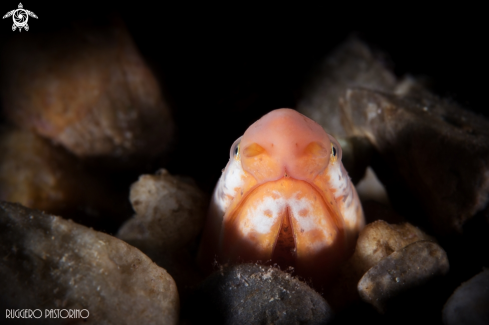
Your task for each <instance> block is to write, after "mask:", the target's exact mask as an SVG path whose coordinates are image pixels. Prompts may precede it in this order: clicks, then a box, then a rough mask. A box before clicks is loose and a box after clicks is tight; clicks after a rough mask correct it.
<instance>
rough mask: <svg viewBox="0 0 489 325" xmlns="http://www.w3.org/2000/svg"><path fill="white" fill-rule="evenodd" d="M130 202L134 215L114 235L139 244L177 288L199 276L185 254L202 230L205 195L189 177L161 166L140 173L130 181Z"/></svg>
mask: <svg viewBox="0 0 489 325" xmlns="http://www.w3.org/2000/svg"><path fill="white" fill-rule="evenodd" d="M130 201H131V204H132V206H133V208H134V210H135V211H136V215H135V216H134V217H133V218H132V219H130V220H128V221H127V222H126V223H125V224H124V225H123V226H122V227H121V228H120V230H119V233H118V235H117V237H119V238H120V239H122V240H124V241H126V242H128V243H129V244H131V245H133V246H135V247H137V248H139V249H140V250H142V251H143V252H144V253H145V254H146V255H148V256H149V257H150V258H151V259H152V260H153V261H155V262H156V263H157V264H158V265H160V266H161V267H164V268H165V269H166V270H167V271H168V272H169V273H170V274H171V275H172V276H173V278H174V279H175V281H176V282H177V284H178V287H179V290H182V289H184V287H185V286H186V285H195V284H197V282H198V281H199V280H200V279H201V277H200V275H199V273H198V271H197V269H196V267H195V265H194V263H193V258H192V257H191V255H190V254H189V250H191V249H193V248H194V245H195V244H196V239H197V236H198V235H199V233H200V232H201V231H202V227H203V224H204V219H205V213H206V210H207V205H208V198H207V196H206V195H205V194H204V193H203V192H202V191H201V190H200V189H199V188H197V186H196V185H195V184H194V182H193V181H192V180H190V179H184V178H181V177H178V176H172V175H170V174H169V173H168V171H167V170H165V169H162V170H160V171H159V172H158V173H157V174H156V175H142V176H140V177H139V180H138V181H137V182H136V183H134V184H132V186H131V193H130Z"/></svg>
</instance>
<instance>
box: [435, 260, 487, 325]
mask: <svg viewBox="0 0 489 325" xmlns="http://www.w3.org/2000/svg"><path fill="white" fill-rule="evenodd" d="M443 323H444V324H445V325H452V324H453V325H455V324H467V325H479V324H480V325H483V324H489V269H486V270H484V271H483V272H481V273H479V274H477V275H476V276H474V277H473V278H472V279H470V280H469V281H467V282H465V283H462V285H461V286H460V287H458V288H457V290H455V292H454V293H453V294H452V296H451V297H450V299H449V300H448V301H447V303H446V304H445V307H444V308H443Z"/></svg>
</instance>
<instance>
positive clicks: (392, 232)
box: [326, 220, 431, 309]
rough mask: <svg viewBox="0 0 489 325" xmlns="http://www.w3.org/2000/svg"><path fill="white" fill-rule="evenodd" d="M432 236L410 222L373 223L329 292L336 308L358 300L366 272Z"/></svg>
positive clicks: (364, 230)
mask: <svg viewBox="0 0 489 325" xmlns="http://www.w3.org/2000/svg"><path fill="white" fill-rule="evenodd" d="M425 240H431V237H430V236H428V235H426V234H425V233H424V232H422V231H421V230H420V229H418V228H417V227H415V226H413V225H412V224H410V223H407V222H405V223H401V224H389V223H387V222H385V221H383V220H377V221H375V222H372V223H369V224H367V225H366V226H365V228H364V229H363V230H362V231H361V232H360V234H359V236H358V240H357V245H356V247H355V252H354V253H353V255H352V256H351V257H350V259H349V260H348V261H347V262H346V263H345V265H343V266H342V267H341V270H340V273H339V276H338V279H337V280H336V281H334V284H333V286H332V287H331V289H330V290H329V291H328V292H326V298H327V299H328V301H329V302H330V304H331V305H332V306H333V307H334V308H335V309H342V308H344V307H346V306H347V305H349V304H351V303H352V302H354V301H356V300H358V298H359V295H358V290H357V284H358V282H359V281H360V279H361V278H362V277H363V276H364V274H365V273H366V272H367V271H368V270H369V269H370V268H372V267H374V266H375V265H377V264H378V263H379V262H381V261H382V260H383V259H384V258H386V257H388V256H389V255H391V254H392V253H394V252H396V251H400V250H402V249H403V248H404V247H406V246H408V245H410V244H412V243H415V242H418V241H425Z"/></svg>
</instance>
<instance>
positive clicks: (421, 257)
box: [358, 241, 449, 313]
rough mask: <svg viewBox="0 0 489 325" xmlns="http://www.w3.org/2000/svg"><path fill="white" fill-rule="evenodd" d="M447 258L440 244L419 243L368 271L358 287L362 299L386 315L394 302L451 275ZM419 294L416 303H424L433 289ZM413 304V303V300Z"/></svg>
mask: <svg viewBox="0 0 489 325" xmlns="http://www.w3.org/2000/svg"><path fill="white" fill-rule="evenodd" d="M448 269H449V263H448V258H447V255H446V253H445V251H444V250H443V248H441V247H440V246H439V245H438V244H436V243H434V242H431V241H417V242H415V243H413V244H410V245H408V246H406V247H404V248H403V249H401V250H398V251H396V252H394V253H392V254H390V255H389V256H388V257H386V258H384V259H382V260H381V261H380V262H379V263H377V264H376V265H375V266H373V267H372V268H371V269H369V270H368V271H367V273H366V274H365V275H364V276H363V277H362V278H361V279H360V282H359V283H358V292H359V294H360V297H361V298H362V299H363V300H364V301H366V302H368V303H370V304H371V305H373V306H374V307H375V308H376V309H377V310H378V311H379V312H381V313H383V312H386V310H387V309H388V308H389V306H390V305H393V304H395V298H397V296H399V295H401V294H402V293H404V292H407V291H409V289H413V288H416V289H419V288H422V286H424V285H425V284H426V283H428V282H429V281H430V280H433V279H434V278H436V277H439V276H442V275H445V274H446V273H447V272H448ZM425 289H426V290H422V291H421V292H419V291H418V292H417V294H416V295H414V298H413V299H416V298H417V299H419V300H423V298H426V296H425V294H426V293H427V292H429V290H430V289H431V288H429V287H425ZM411 301H412V300H411Z"/></svg>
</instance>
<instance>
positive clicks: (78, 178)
mask: <svg viewBox="0 0 489 325" xmlns="http://www.w3.org/2000/svg"><path fill="white" fill-rule="evenodd" d="M0 152H1V155H0V200H5V201H9V202H17V203H21V204H22V205H24V206H27V207H29V208H33V209H39V210H43V211H47V212H49V213H54V214H58V215H67V216H70V218H71V219H73V220H76V221H77V222H80V223H83V224H84V225H88V226H93V227H97V228H102V227H103V228H104V229H107V228H106V225H107V224H109V223H110V222H112V223H114V224H117V225H118V224H120V223H121V222H122V220H123V219H124V218H127V217H128V216H130V208H129V207H128V204H127V205H124V204H122V205H121V204H120V203H119V202H120V201H121V200H123V199H124V197H123V196H122V197H120V196H119V195H118V194H117V192H115V191H114V192H113V191H112V189H111V188H110V186H109V185H108V184H106V182H104V181H103V180H100V179H97V178H96V177H95V176H93V175H91V174H89V172H88V171H87V170H86V169H85V168H83V166H82V165H81V164H80V162H79V161H78V160H77V159H76V157H75V156H73V155H72V154H71V153H69V152H67V151H66V150H65V149H64V148H63V147H61V146H55V145H53V144H52V143H51V141H49V140H46V139H44V138H42V137H40V136H38V135H36V134H34V133H32V132H30V131H26V130H18V129H14V128H4V129H3V130H2V131H1V132H0ZM109 221H110V222H109ZM114 229H116V228H114Z"/></svg>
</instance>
